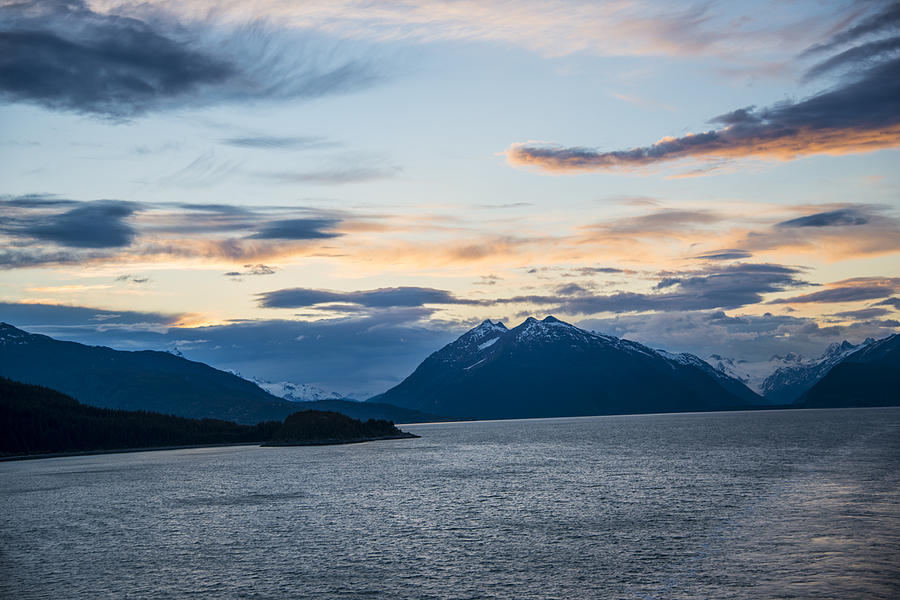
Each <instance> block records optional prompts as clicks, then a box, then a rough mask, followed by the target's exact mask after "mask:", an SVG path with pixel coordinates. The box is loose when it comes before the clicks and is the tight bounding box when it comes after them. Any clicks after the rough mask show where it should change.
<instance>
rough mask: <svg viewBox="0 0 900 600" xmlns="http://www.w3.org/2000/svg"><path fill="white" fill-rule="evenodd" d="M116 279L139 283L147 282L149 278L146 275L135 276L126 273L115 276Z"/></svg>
mask: <svg viewBox="0 0 900 600" xmlns="http://www.w3.org/2000/svg"><path fill="white" fill-rule="evenodd" d="M116 281H128V282H131V283H138V284H140V283H147V282H148V281H150V278H148V277H135V276H134V275H128V274H125V275H119V276H118V277H116Z"/></svg>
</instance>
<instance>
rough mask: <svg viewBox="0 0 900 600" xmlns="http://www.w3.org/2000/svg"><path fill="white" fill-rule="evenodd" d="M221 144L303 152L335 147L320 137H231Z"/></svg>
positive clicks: (332, 143)
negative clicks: (311, 149)
mask: <svg viewBox="0 0 900 600" xmlns="http://www.w3.org/2000/svg"><path fill="white" fill-rule="evenodd" d="M222 143H223V144H227V145H229V146H236V147H238V148H257V149H262V150H305V149H310V148H328V147H333V146H337V145H338V144H335V143H334V142H329V141H328V140H326V139H325V138H321V137H302V136H300V137H286V136H262V135H260V136H248V137H232V138H227V139H224V140H222Z"/></svg>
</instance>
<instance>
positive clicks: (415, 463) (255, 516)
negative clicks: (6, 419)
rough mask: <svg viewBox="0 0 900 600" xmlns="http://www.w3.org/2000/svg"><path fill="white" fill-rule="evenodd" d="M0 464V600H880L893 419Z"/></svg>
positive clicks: (895, 556)
mask: <svg viewBox="0 0 900 600" xmlns="http://www.w3.org/2000/svg"><path fill="white" fill-rule="evenodd" d="M406 429H408V430H410V431H413V432H415V433H418V434H420V435H421V436H422V438H421V439H414V440H397V441H386V442H375V443H368V444H357V445H348V446H329V447H294V448H258V447H249V446H247V447H229V448H208V449H194V450H176V451H163V452H142V453H133V454H118V455H102V456H86V457H69V458H58V459H44V460H34V461H22V462H12V463H2V464H0V596H2V597H3V598H16V599H22V600H25V599H29V598H90V599H98V598H183V597H189V598H278V599H281V598H322V599H330V598H416V599H420V598H423V599H424V598H442V599H443V598H459V599H464V598H466V599H469V598H473V599H474V598H510V599H512V598H515V599H523V598H561V599H562V598H565V599H570V598H604V599H607V598H610V599H612V598H660V599H670V598H702V599H727V598H765V599H773V598H835V599H841V600H847V599H857V598H885V599H896V598H900V409H853V410H818V411H773V412H740V413H711V414H679V415H646V416H616V417H590V418H577V419H544V420H523V421H503V422H479V423H450V424H426V425H411V426H407V427H406Z"/></svg>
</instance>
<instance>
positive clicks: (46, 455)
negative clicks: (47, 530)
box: [0, 432, 422, 462]
mask: <svg viewBox="0 0 900 600" xmlns="http://www.w3.org/2000/svg"><path fill="white" fill-rule="evenodd" d="M419 437H422V436H419V435H415V434H413V433H406V432H404V433H403V434H402V435H390V436H380V437H370V438H352V439H349V440H338V439H333V440H322V441H297V442H230V443H224V444H190V445H184V446H149V447H146V448H114V449H109V450H73V451H71V452H46V453H42V454H19V455H15V456H0V462H12V461H18V460H37V459H41V458H66V457H69V456H95V455H100V454H129V453H132V452H160V451H163V450H194V449H197V448H229V447H232V446H257V447H260V448H268V447H271V448H278V447H284V446H338V445H342V444H362V443H364V442H378V441H381V440H406V439H413V438H419Z"/></svg>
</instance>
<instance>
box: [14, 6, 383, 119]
mask: <svg viewBox="0 0 900 600" xmlns="http://www.w3.org/2000/svg"><path fill="white" fill-rule="evenodd" d="M138 12H140V14H138ZM173 21H174V20H173V19H172V17H171V15H169V16H166V15H163V14H161V13H160V12H159V11H155V12H154V11H148V10H144V11H137V12H135V13H133V14H129V15H128V16H123V15H121V14H118V13H113V12H105V13H104V12H95V11H94V10H92V8H91V6H89V5H88V4H87V3H86V2H84V1H83V0H74V1H71V2H40V1H37V0H26V1H25V2H22V3H11V4H6V5H4V6H2V7H0V97H2V98H4V99H5V100H7V101H12V102H30V103H34V104H38V105H41V106H44V107H46V108H50V109H55V110H65V111H74V112H78V113H87V114H93V115H99V116H102V117H106V118H112V119H127V118H132V117H135V116H138V115H141V114H144V113H147V112H151V111H159V110H165V109H171V108H179V107H184V106H198V105H207V104H216V103H222V102H247V101H260V100H272V99H288V98H313V97H318V96H323V95H327V94H334V93H340V92H347V91H352V90H354V89H358V88H360V87H364V86H367V85H370V84H372V83H373V82H374V81H376V80H377V79H378V78H379V75H378V74H377V72H376V70H375V69H374V68H373V67H372V66H371V65H370V64H369V63H368V61H366V60H363V59H344V60H342V59H340V58H338V53H336V52H325V51H321V52H316V53H314V54H311V52H310V50H311V48H310V46H311V44H309V43H307V44H306V45H305V46H304V45H303V44H296V43H293V42H294V40H293V39H289V37H286V36H283V35H279V34H278V32H276V31H275V30H274V29H271V28H269V27H267V26H264V25H263V24H261V23H260V22H255V23H250V24H247V23H246V22H245V23H242V24H241V26H240V27H234V26H232V27H230V28H222V27H218V28H217V27H216V24H215V23H213V22H212V21H209V20H206V21H201V20H194V21H192V22H190V23H177V22H173ZM294 35H295V36H296V34H294ZM291 46H293V47H291Z"/></svg>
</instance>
